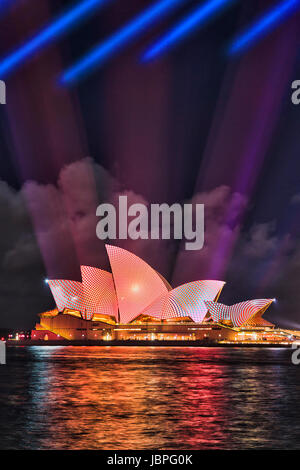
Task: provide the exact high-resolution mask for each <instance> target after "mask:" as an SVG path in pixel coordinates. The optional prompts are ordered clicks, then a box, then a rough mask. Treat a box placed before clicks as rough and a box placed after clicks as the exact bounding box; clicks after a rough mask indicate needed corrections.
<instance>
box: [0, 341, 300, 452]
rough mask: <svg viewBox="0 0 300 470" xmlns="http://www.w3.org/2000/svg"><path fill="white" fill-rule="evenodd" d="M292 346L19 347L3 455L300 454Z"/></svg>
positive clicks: (0, 383) (8, 375) (2, 419)
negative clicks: (11, 452)
mask: <svg viewBox="0 0 300 470" xmlns="http://www.w3.org/2000/svg"><path fill="white" fill-rule="evenodd" d="M291 353H292V350H291V349H290V348H286V349H274V348H269V349H256V348H187V347H186V348H180V347H174V348H166V347H64V346H63V347H62V346H58V347H50V346H46V347H45V346H42V347H39V346H32V347H23V348H21V347H12V348H8V351H7V365H5V366H0V449H107V450H109V449H114V450H121V449H137V450H143V449H149V450H155V449H161V450H166V449H175V450H183V449H187V450H192V449H194V450H196V449H265V448H267V449H299V448H300V406H299V396H300V365H299V366H296V365H293V364H292V362H291Z"/></svg>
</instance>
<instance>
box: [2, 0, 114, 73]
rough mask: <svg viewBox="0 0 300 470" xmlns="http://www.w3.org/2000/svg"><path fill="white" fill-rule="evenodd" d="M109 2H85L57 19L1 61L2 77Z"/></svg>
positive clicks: (100, 0)
mask: <svg viewBox="0 0 300 470" xmlns="http://www.w3.org/2000/svg"><path fill="white" fill-rule="evenodd" d="M107 2H108V0H85V1H82V2H80V3H78V4H77V5H76V6H75V7H73V8H71V9H70V10H68V11H67V12H66V13H64V14H62V15H61V16H59V17H57V18H56V19H55V20H54V21H52V22H51V23H49V24H48V25H47V26H45V27H44V28H43V29H41V30H40V31H39V32H38V33H36V34H35V35H34V36H32V37H31V38H30V39H29V40H28V41H27V42H25V43H24V44H22V45H21V46H19V47H18V48H17V49H16V50H15V51H14V52H12V53H11V54H9V55H8V56H6V57H4V58H3V59H2V60H0V77H1V78H5V77H6V76H7V75H8V74H9V73H10V72H12V71H13V70H14V69H15V68H16V67H18V66H19V65H20V64H21V63H23V62H25V60H26V59H29V58H30V57H31V56H32V55H33V54H35V53H36V52H37V51H39V50H40V49H42V48H43V47H45V46H47V45H48V44H50V43H52V42H54V41H55V40H56V39H58V38H60V37H61V36H63V35H64V34H65V33H67V32H68V31H70V30H71V29H72V28H74V27H75V26H76V25H77V24H78V23H80V22H81V21H83V20H84V19H85V18H86V17H87V16H88V15H90V14H91V13H92V12H93V11H94V10H95V9H96V8H99V7H101V6H102V5H104V4H106V3H107Z"/></svg>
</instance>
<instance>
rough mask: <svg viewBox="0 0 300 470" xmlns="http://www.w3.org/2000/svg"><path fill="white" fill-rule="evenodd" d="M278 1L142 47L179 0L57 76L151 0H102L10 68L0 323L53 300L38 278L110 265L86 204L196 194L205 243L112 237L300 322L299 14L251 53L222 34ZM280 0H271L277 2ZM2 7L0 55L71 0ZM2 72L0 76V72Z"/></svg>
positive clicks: (167, 269) (167, 272)
mask: <svg viewBox="0 0 300 470" xmlns="http://www.w3.org/2000/svg"><path fill="white" fill-rule="evenodd" d="M275 3H276V0H268V1H266V0H243V1H237V2H235V4H234V5H233V6H231V8H229V9H227V10H226V11H225V12H223V13H222V14H220V15H219V16H218V17H217V18H214V19H213V21H211V22H209V23H208V24H207V25H205V27H203V28H202V29H201V30H199V31H196V32H195V33H193V34H192V35H191V36H189V37H188V38H186V39H185V40H184V41H182V43H180V44H177V45H176V47H174V48H173V49H172V50H171V51H168V52H167V53H166V54H165V55H164V56H163V57H162V58H158V59H157V60H155V61H153V62H150V63H141V61H140V58H141V54H142V52H143V51H144V50H145V48H147V46H149V44H151V43H152V42H153V40H155V39H157V38H158V37H160V36H161V35H162V33H163V32H165V31H166V30H168V29H169V28H170V27H171V26H172V25H173V24H174V23H175V22H176V21H177V20H178V19H180V18H182V16H184V15H185V14H187V13H188V12H190V11H191V9H192V8H194V7H195V6H196V5H198V4H199V2H195V1H190V2H186V3H185V5H183V6H182V7H181V8H179V9H178V10H177V11H176V12H173V13H171V14H170V15H168V17H167V18H165V19H163V20H162V21H160V22H158V23H157V24H156V25H154V26H153V27H151V28H150V29H149V31H147V32H145V33H144V34H143V35H142V36H141V37H140V38H139V39H138V40H136V41H132V43H131V44H130V45H128V46H126V47H125V48H124V49H123V50H120V51H118V52H117V53H116V54H115V56H114V57H113V58H112V59H110V60H108V61H107V63H105V64H104V65H102V66H101V67H99V68H96V69H95V70H94V71H93V72H92V73H91V74H90V75H88V76H86V77H84V78H83V79H82V81H80V82H79V83H77V84H75V85H73V86H70V87H66V86H62V85H60V84H59V81H58V77H59V76H60V74H61V73H62V72H63V71H64V70H65V69H66V68H67V67H69V66H70V65H71V64H73V63H74V62H75V61H77V60H78V59H79V58H80V57H82V56H83V55H84V54H85V53H86V52H87V51H88V50H90V49H91V48H92V47H93V46H94V45H95V44H97V43H99V42H101V41H102V40H103V39H105V38H106V37H108V36H109V35H111V34H112V33H113V32H114V31H116V30H117V29H118V28H120V27H121V26H122V25H123V24H124V23H126V22H127V21H128V20H129V19H130V18H132V16H133V15H135V14H137V13H138V12H140V11H142V10H143V9H144V8H146V7H147V6H149V5H150V4H151V2H150V1H149V0H139V1H137V0H128V1H126V2H124V0H123V1H122V0H114V1H113V0H112V1H111V2H108V4H107V5H106V6H105V7H103V8H101V9H99V11H96V12H94V13H93V15H92V17H91V18H89V19H87V20H86V21H84V22H82V23H81V24H79V25H78V26H77V27H76V28H75V29H74V30H73V31H72V32H69V33H68V34H66V36H64V37H63V38H60V39H59V40H58V41H56V42H55V44H52V45H50V46H49V47H47V48H45V49H43V50H41V51H39V52H38V53H37V54H35V55H34V57H32V58H31V59H29V60H26V61H25V63H24V64H22V65H20V67H18V69H17V70H15V71H13V72H12V73H11V74H10V75H9V77H7V78H6V77H5V81H6V85H7V104H6V105H1V106H0V178H1V181H0V224H1V225H0V226H1V231H0V327H10V328H30V327H31V326H33V324H34V321H35V320H36V316H37V314H38V313H40V312H42V311H44V310H46V309H50V308H53V307H54V301H53V298H52V296H51V294H50V289H49V288H48V286H47V285H46V284H45V283H44V279H45V278H65V279H74V280H80V271H79V266H80V264H86V265H92V266H96V267H101V268H103V269H109V265H108V259H107V256H106V253H105V249H104V242H102V241H100V240H98V239H97V238H96V223H97V221H98V219H97V218H96V216H95V211H96V207H97V206H98V204H99V203H101V202H116V201H117V199H118V196H119V195H127V196H128V201H129V203H134V202H144V203H145V204H150V203H163V202H166V203H168V204H171V203H174V202H180V203H183V202H194V203H196V202H197V203H204V204H205V245H204V248H203V249H202V250H200V251H186V250H185V248H184V243H179V242H178V241H176V242H174V241H172V240H171V241H159V240H157V241H155V240H152V241H151V240H137V241H132V240H128V241H124V240H122V241H118V240H116V241H115V242H114V243H115V244H116V245H118V246H121V247H124V248H126V249H129V250H131V251H132V252H134V253H135V254H137V255H138V256H141V257H142V258H143V259H145V260H146V261H147V262H149V263H150V264H151V265H152V266H153V267H154V268H155V269H156V270H158V271H159V272H161V274H163V275H164V276H165V277H166V278H167V279H168V280H169V281H170V283H171V284H172V286H173V287H176V286H178V285H180V284H183V283H185V282H189V281H193V280H198V279H220V280H225V281H226V282H227V284H226V286H225V287H224V289H223V292H222V294H221V297H220V301H221V302H223V303H228V304H233V303H236V302H239V301H242V300H248V299H252V298H273V297H276V299H277V302H276V303H275V304H274V305H272V307H271V308H270V310H269V311H268V313H267V314H266V315H265V316H266V318H267V319H269V320H270V321H273V322H274V323H276V324H277V325H280V326H286V327H300V309H299V305H300V219H299V213H300V158H299V157H300V140H299V129H300V128H299V125H300V106H295V105H293V104H292V102H291V84H292V82H293V81H294V80H296V79H300V50H299V43H300V34H299V33H300V22H299V17H300V15H299V13H298V14H294V15H293V16H291V17H290V18H289V19H287V20H286V21H285V22H284V23H283V24H281V25H280V26H278V27H277V28H276V29H275V30H274V31H273V32H270V33H269V34H268V35H267V37H265V38H263V39H261V40H260V42H259V43H258V44H256V45H255V46H254V47H252V48H251V49H250V50H249V51H246V52H244V53H243V54H241V55H240V56H238V57H235V58H232V57H229V56H228V54H227V53H226V47H227V46H228V44H229V43H230V41H231V40H232V38H233V37H234V35H235V34H236V33H237V32H239V31H241V30H243V28H245V27H246V26H247V25H249V24H250V23H251V22H252V21H253V20H254V19H255V18H257V16H258V15H259V14H261V13H262V12H263V11H265V10H266V9H267V8H268V7H270V6H271V5H274V4H275ZM277 3H278V0H277ZM7 4H8V5H7V6H6V8H4V9H3V10H2V11H0V61H1V58H2V57H4V56H6V55H7V54H8V53H9V52H10V51H13V50H14V49H15V48H16V46H18V45H19V44H21V43H22V42H24V41H25V39H27V38H28V37H30V36H31V35H32V34H33V33H35V32H36V31H37V30H39V29H40V28H41V27H42V25H44V24H47V22H49V20H50V19H51V18H54V17H55V16H56V15H57V14H59V13H60V12H62V11H63V10H64V9H65V8H67V7H68V6H71V5H73V4H74V1H63V0H51V1H50V0H14V1H11V2H7ZM1 78H2V77H1V76H0V79H1Z"/></svg>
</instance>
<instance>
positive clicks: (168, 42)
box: [141, 0, 235, 62]
mask: <svg viewBox="0 0 300 470" xmlns="http://www.w3.org/2000/svg"><path fill="white" fill-rule="evenodd" d="M233 3H235V0H209V1H206V2H205V3H203V4H201V5H200V6H199V7H197V8H196V9H195V10H194V11H193V12H192V13H190V14H189V15H187V16H186V17H185V18H184V19H183V20H181V21H179V22H178V23H177V24H176V25H175V26H173V28H171V29H170V31H169V32H168V33H166V34H165V35H163V36H162V37H161V38H160V39H159V40H158V41H156V42H155V43H154V44H152V45H151V46H150V47H149V48H148V49H147V50H146V51H145V52H144V54H143V55H142V58H141V61H142V62H149V61H151V60H153V59H155V58H156V57H158V56H161V55H162V54H163V53H164V52H166V51H167V50H169V49H170V48H171V47H173V46H175V45H176V44H177V43H178V42H180V41H182V40H183V39H184V38H186V37H187V36H188V35H189V34H191V33H192V32H193V31H194V30H195V29H197V28H199V27H201V26H203V25H204V24H205V23H206V22H207V21H208V20H210V19H212V18H214V17H215V15H217V14H218V13H220V12H221V11H222V10H223V9H224V8H227V7H229V6H231V4H233Z"/></svg>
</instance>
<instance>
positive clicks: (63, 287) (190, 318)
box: [31, 245, 287, 343]
mask: <svg viewBox="0 0 300 470" xmlns="http://www.w3.org/2000/svg"><path fill="white" fill-rule="evenodd" d="M106 250H107V254H108V257H109V261H110V266H111V271H112V272H111V273H110V272H107V271H103V270H101V269H98V268H94V267H91V266H81V277H82V280H81V282H78V281H71V280H62V279H53V280H47V283H48V285H49V288H50V289H51V292H52V295H53V298H54V301H55V304H56V308H54V309H53V310H49V311H46V312H44V313H41V314H40V315H39V316H40V321H39V323H38V324H37V325H36V327H35V329H34V330H33V331H32V335H31V339H32V340H33V341H34V340H56V341H57V340H69V341H96V342H97V341H98V342H99V341H107V342H109V341H112V342H113V341H117V342H118V341H130V340H131V341H148V340H149V341H182V340H184V341H201V342H214V343H215V342H218V343H222V342H224V343H225V342H227V343H231V342H266V341H270V342H277V341H284V340H286V338H287V332H284V331H282V330H280V329H277V328H275V327H274V325H272V324H271V323H270V322H268V321H267V320H265V319H264V318H263V314H264V312H265V311H266V310H267V308H268V307H269V306H270V305H271V304H272V302H273V300H274V299H257V300H248V301H245V302H240V303H237V304H235V305H231V306H228V305H224V304H222V303H219V301H218V300H219V296H220V294H221V291H222V289H223V287H224V284H225V283H224V282H222V281H216V280H202V281H194V282H189V283H187V284H183V285H181V286H179V287H176V288H175V289H172V287H171V285H170V284H169V283H168V281H167V280H166V279H164V278H163V276H161V275H160V274H159V273H158V272H157V271H155V270H154V269H153V268H152V267H151V266H149V265H148V264H147V263H146V262H145V261H143V260H142V259H141V258H139V257H138V256H136V255H134V254H132V253H130V252H129V251H127V250H124V249H121V248H118V247H116V246H110V245H106Z"/></svg>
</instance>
